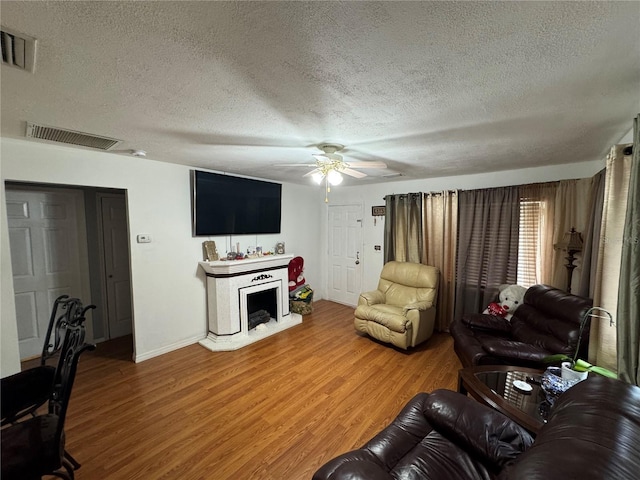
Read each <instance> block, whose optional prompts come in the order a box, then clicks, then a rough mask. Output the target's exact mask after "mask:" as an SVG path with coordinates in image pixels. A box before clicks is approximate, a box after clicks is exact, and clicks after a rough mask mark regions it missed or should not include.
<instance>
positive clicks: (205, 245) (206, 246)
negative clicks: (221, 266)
mask: <svg viewBox="0 0 640 480" xmlns="http://www.w3.org/2000/svg"><path fill="white" fill-rule="evenodd" d="M202 252H203V255H204V261H205V262H215V261H216V260H220V257H219V256H218V249H217V247H216V242H214V241H213V240H207V241H205V242H202Z"/></svg>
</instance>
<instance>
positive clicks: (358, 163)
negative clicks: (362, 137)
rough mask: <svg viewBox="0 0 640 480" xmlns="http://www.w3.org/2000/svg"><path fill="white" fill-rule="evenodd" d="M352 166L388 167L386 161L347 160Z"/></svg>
mask: <svg viewBox="0 0 640 480" xmlns="http://www.w3.org/2000/svg"><path fill="white" fill-rule="evenodd" d="M347 163H348V165H349V166H350V167H352V168H387V164H386V163H384V162H347Z"/></svg>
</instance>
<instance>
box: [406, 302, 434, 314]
mask: <svg viewBox="0 0 640 480" xmlns="http://www.w3.org/2000/svg"><path fill="white" fill-rule="evenodd" d="M432 306H433V304H432V303H431V302H416V303H410V304H409V305H405V306H404V307H402V314H403V315H406V313H407V312H408V311H409V310H427V309H428V308H431V307H432Z"/></svg>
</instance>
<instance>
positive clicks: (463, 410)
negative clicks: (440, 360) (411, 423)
mask: <svg viewBox="0 0 640 480" xmlns="http://www.w3.org/2000/svg"><path fill="white" fill-rule="evenodd" d="M424 415H425V417H426V419H427V421H428V422H429V423H430V424H431V425H432V426H433V427H434V428H435V429H436V430H437V431H438V433H440V434H441V435H443V436H444V437H446V438H447V439H448V440H450V441H451V442H453V443H455V444H456V445H458V446H459V447H460V448H462V449H463V450H465V451H469V452H473V454H474V455H475V456H476V457H478V458H480V459H482V461H483V462H485V463H486V464H487V465H489V466H490V467H492V468H493V469H494V470H495V471H496V472H498V471H500V470H501V469H502V468H503V467H504V466H505V465H506V464H508V463H509V462H511V461H513V460H514V459H515V458H516V457H517V456H518V455H520V454H521V453H522V452H524V451H525V450H526V449H528V448H529V447H530V446H531V444H532V443H533V438H532V437H531V435H530V434H529V433H528V432H527V431H526V430H525V429H524V428H522V427H521V426H519V425H518V424H517V423H515V422H514V421H512V420H511V419H509V418H507V417H506V416H505V415H502V414H501V413H499V412H497V411H495V410H492V409H491V408H489V407H487V406H485V405H482V404H481V403H479V402H476V401H475V400H472V399H471V398H468V397H466V396H464V395H461V394H459V393H456V392H452V391H450V390H435V391H434V392H432V393H431V394H430V395H429V398H428V399H427V401H426V402H425V404H424Z"/></svg>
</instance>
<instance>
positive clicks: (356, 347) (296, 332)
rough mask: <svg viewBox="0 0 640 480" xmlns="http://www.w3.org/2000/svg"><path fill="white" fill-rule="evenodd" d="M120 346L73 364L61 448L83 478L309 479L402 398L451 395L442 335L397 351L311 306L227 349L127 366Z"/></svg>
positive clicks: (371, 430) (448, 348)
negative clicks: (283, 326)
mask: <svg viewBox="0 0 640 480" xmlns="http://www.w3.org/2000/svg"><path fill="white" fill-rule="evenodd" d="M130 345H131V338H130V337H129V338H124V339H117V340H113V341H110V342H105V343H104V344H100V345H98V348H97V350H96V351H95V352H90V353H86V354H84V356H83V357H82V358H81V361H80V366H79V370H78V374H77V377H76V383H75V385H74V391H73V396H72V399H71V406H70V409H69V414H68V417H67V425H66V433H67V448H68V450H69V451H70V452H71V453H72V455H74V456H75V457H76V458H77V459H78V461H80V463H82V468H81V469H80V470H78V471H77V472H76V478H77V479H78V480H93V479H127V480H133V479H145V480H147V479H176V478H180V479H216V480H218V479H221V480H226V479H249V480H250V479H262V480H264V479H278V480H297V479H310V478H311V476H312V475H313V473H314V472H315V470H317V469H318V467H319V466H320V465H322V464H323V463H325V462H326V461H328V460H329V459H331V458H333V457H335V456H336V455H339V454H341V453H343V452H346V451H348V450H351V449H353V448H357V447H359V446H361V445H362V444H363V443H364V442H366V441H367V440H369V439H370V438H371V437H372V436H374V435H375V434H376V433H377V432H378V431H380V430H381V429H382V428H383V427H385V426H386V425H387V424H388V423H389V422H390V421H391V420H392V419H393V418H394V417H395V416H396V415H397V413H398V412H399V411H400V409H401V408H402V407H403V406H404V404H405V403H406V402H407V400H409V399H410V398H411V397H412V396H413V395H415V394H416V393H418V392H421V391H432V390H435V389H437V388H448V389H451V390H454V389H455V388H456V386H457V372H458V369H460V368H461V365H460V363H459V361H458V359H457V357H456V355H455V354H454V352H453V347H452V340H451V337H450V336H449V335H447V334H435V335H434V336H433V337H432V338H431V339H430V340H429V341H428V342H426V343H425V344H423V345H421V346H419V347H418V348H416V349H413V350H411V351H409V352H404V351H401V350H398V349H395V348H392V347H390V346H388V345H386V344H382V343H379V342H376V341H373V340H372V339H370V338H368V337H366V336H362V335H360V334H358V333H356V331H355V330H354V328H353V308H350V307H346V306H343V305H339V304H336V303H332V302H329V301H324V300H321V301H318V302H316V303H314V312H313V313H312V314H310V315H307V316H305V317H304V321H303V323H302V325H299V326H296V327H293V328H290V329H288V330H285V331H284V332H281V333H279V334H276V335H275V336H272V337H269V338H267V339H265V340H262V341H260V342H258V343H255V344H252V345H249V346H247V347H245V348H243V349H241V350H237V351H235V352H215V353H214V352H210V351H209V350H206V349H205V348H203V347H201V346H200V345H192V346H189V347H185V348H182V349H180V350H177V351H174V352H171V353H168V354H165V355H162V356H160V357H156V358H152V359H150V360H147V361H145V362H142V363H139V364H135V363H133V362H131V360H130V358H131V346H130Z"/></svg>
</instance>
